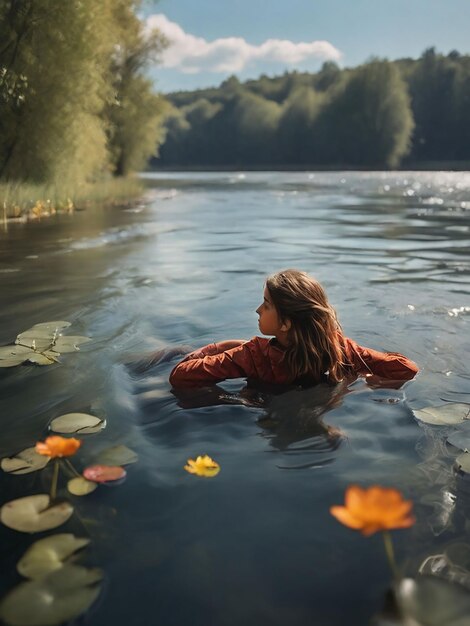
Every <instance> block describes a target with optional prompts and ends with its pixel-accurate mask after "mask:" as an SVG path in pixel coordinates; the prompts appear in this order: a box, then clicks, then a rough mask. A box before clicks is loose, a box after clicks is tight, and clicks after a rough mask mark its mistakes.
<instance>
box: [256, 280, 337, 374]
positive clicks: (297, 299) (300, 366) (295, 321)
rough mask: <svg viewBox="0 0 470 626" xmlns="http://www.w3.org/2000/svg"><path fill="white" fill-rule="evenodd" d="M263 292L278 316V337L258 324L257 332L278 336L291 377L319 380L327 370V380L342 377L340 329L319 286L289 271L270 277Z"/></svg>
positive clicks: (333, 312)
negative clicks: (282, 345) (284, 351)
mask: <svg viewBox="0 0 470 626" xmlns="http://www.w3.org/2000/svg"><path fill="white" fill-rule="evenodd" d="M266 292H267V293H265V296H268V298H267V300H268V301H269V302H270V303H271V304H272V306H273V307H274V309H275V313H276V314H277V317H278V322H279V325H278V328H279V335H278V334H277V333H272V332H266V331H265V330H264V329H263V328H261V323H260V329H261V331H262V332H265V334H274V335H276V336H277V337H278V339H279V338H280V337H282V339H283V340H284V341H282V343H284V344H285V345H286V348H287V350H286V360H287V365H288V367H289V369H290V371H291V372H292V374H293V376H294V378H299V377H301V376H304V375H306V376H311V377H312V378H313V379H314V380H319V379H320V377H321V375H322V374H323V373H324V372H326V371H328V372H329V378H330V380H332V381H333V382H338V381H340V380H341V379H342V378H343V376H344V372H343V367H342V365H343V351H342V348H341V338H342V333H341V326H340V325H339V322H338V320H337V317H336V311H335V310H334V308H333V307H332V306H331V305H330V304H329V302H328V298H327V296H326V293H325V290H324V289H323V287H322V286H321V285H320V283H319V282H318V281H317V280H315V279H314V278H312V277H311V276H309V275H308V274H306V273H305V272H300V271H299V270H294V269H289V270H284V271H282V272H278V273H277V274H273V275H272V276H270V277H269V278H268V279H267V280H266ZM262 306H263V305H262ZM258 312H259V309H258Z"/></svg>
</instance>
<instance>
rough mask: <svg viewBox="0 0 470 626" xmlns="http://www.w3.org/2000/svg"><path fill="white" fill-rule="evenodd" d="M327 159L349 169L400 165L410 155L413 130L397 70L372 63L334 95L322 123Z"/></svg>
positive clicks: (386, 63)
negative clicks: (349, 166) (355, 166)
mask: <svg viewBox="0 0 470 626" xmlns="http://www.w3.org/2000/svg"><path fill="white" fill-rule="evenodd" d="M318 123H319V125H320V126H321V127H322V133H323V135H324V136H325V137H327V136H328V135H329V136H330V137H331V138H332V141H331V142H330V143H329V145H327V144H326V142H325V143H324V153H325V157H326V160H328V161H330V162H331V161H333V162H335V163H342V164H350V165H376V166H377V165H379V166H385V167H395V166H397V165H398V164H399V163H400V161H401V159H402V158H403V157H404V156H405V155H406V154H408V152H409V149H410V142H411V135H412V131H413V128H414V121H413V115H412V112H411V107H410V98H409V95H408V91H407V88H406V85H405V83H404V81H403V79H402V78H401V75H400V73H399V71H398V69H397V68H396V67H395V66H394V65H393V64H392V63H389V62H388V61H372V62H370V63H367V64H366V65H363V66H361V67H359V68H358V69H356V70H353V71H352V72H351V73H350V74H349V76H348V77H345V80H344V82H343V83H340V84H339V85H338V87H337V88H336V89H335V88H334V91H333V93H332V100H331V103H330V104H329V106H328V107H326V108H325V109H324V111H323V113H322V115H321V116H320V117H319V119H318Z"/></svg>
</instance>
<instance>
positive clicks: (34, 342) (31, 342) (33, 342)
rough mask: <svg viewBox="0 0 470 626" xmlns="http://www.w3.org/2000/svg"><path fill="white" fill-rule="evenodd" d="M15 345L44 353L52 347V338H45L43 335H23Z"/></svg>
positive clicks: (17, 339)
mask: <svg viewBox="0 0 470 626" xmlns="http://www.w3.org/2000/svg"><path fill="white" fill-rule="evenodd" d="M15 343H16V344H17V345H20V346H24V347H27V348H31V349H32V350H38V351H40V352H42V351H43V350H47V349H48V348H50V347H51V346H52V337H43V336H41V335H39V336H38V335H35V334H30V333H29V332H28V333H22V334H21V335H18V337H17V338H16V341H15Z"/></svg>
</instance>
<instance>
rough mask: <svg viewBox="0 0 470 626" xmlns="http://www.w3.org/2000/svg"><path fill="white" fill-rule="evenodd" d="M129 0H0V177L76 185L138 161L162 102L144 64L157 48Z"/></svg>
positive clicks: (156, 135)
mask: <svg viewBox="0 0 470 626" xmlns="http://www.w3.org/2000/svg"><path fill="white" fill-rule="evenodd" d="M139 6H140V2H139V1H138V0H100V1H99V2H96V0H67V2H60V3H58V2H57V0H0V183H9V184H10V185H11V184H13V183H15V184H26V183H28V184H33V185H34V184H36V185H37V184H46V183H47V184H50V185H55V186H57V187H60V188H61V189H62V190H63V191H64V193H69V190H70V189H73V188H75V187H76V186H77V185H81V184H83V183H85V182H88V183H90V182H92V181H97V180H100V179H103V178H105V177H108V178H112V177H122V176H125V175H127V174H129V173H130V172H132V171H136V170H139V169H141V168H142V167H144V166H145V164H146V162H147V159H148V158H149V157H150V155H152V154H155V152H156V150H157V147H158V144H159V143H160V141H161V139H162V136H163V135H162V122H163V119H164V113H165V110H166V107H167V104H166V101H165V100H164V99H163V98H162V97H161V96H159V95H158V94H157V93H155V87H154V84H153V82H152V80H150V79H149V78H148V76H147V75H146V67H147V66H148V64H149V63H151V62H155V61H157V60H158V58H159V54H160V53H161V51H162V50H163V48H164V46H165V45H166V41H165V39H164V37H162V35H161V34H160V33H159V32H157V31H153V32H148V31H146V27H145V23H144V22H143V21H142V20H140V19H139V17H138V9H139Z"/></svg>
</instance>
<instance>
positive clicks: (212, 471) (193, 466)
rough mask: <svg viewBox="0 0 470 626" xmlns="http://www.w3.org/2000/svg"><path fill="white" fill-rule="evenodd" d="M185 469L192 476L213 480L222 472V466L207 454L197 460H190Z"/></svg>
mask: <svg viewBox="0 0 470 626" xmlns="http://www.w3.org/2000/svg"><path fill="white" fill-rule="evenodd" d="M184 469H185V470H186V471H187V472H189V473H190V474H196V476H204V477H205V478H213V477H214V476H217V474H218V473H219V472H220V465H219V464H218V463H216V462H215V461H213V460H212V459H211V457H210V456H208V455H207V454H205V455H204V456H198V457H197V459H196V460H194V459H188V464H187V465H185V466H184Z"/></svg>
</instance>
